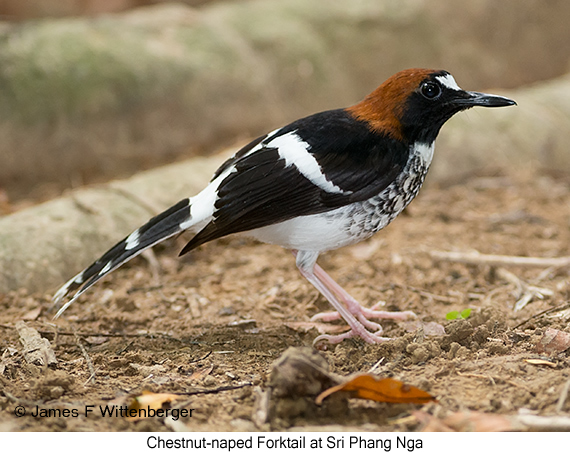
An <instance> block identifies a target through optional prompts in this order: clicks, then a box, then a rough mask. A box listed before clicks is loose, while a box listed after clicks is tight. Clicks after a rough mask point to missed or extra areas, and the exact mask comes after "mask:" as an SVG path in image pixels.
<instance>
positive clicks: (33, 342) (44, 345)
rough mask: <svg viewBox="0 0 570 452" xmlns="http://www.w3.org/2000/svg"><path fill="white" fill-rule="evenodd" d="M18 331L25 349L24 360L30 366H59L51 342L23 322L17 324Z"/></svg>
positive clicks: (19, 321)
mask: <svg viewBox="0 0 570 452" xmlns="http://www.w3.org/2000/svg"><path fill="white" fill-rule="evenodd" d="M16 331H18V335H19V336H20V342H21V344H22V346H23V348H24V350H23V354H24V359H25V360H26V362H28V363H29V364H36V365H39V366H44V365H48V366H50V365H52V364H57V358H56V357H55V353H54V351H53V349H52V348H51V344H50V343H49V341H48V340H47V339H46V338H44V337H42V336H41V335H40V333H38V331H37V330H36V329H34V328H31V327H29V326H27V325H26V324H25V323H24V322H23V321H21V320H18V321H17V322H16Z"/></svg>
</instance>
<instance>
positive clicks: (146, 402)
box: [127, 391, 178, 421]
mask: <svg viewBox="0 0 570 452" xmlns="http://www.w3.org/2000/svg"><path fill="white" fill-rule="evenodd" d="M177 398H178V396H177V395H176V394H168V393H155V392H150V391H143V392H142V394H141V395H140V396H138V397H135V398H134V399H133V400H132V402H131V404H130V405H129V407H128V410H137V411H138V413H139V414H137V415H136V416H129V417H128V418H127V420H129V421H138V420H140V419H145V418H146V417H148V416H147V415H144V414H143V413H141V412H140V411H139V410H145V412H148V411H149V410H150V409H152V410H159V409H161V408H162V407H163V405H164V404H165V403H170V402H173V401H174V400H176V399H177ZM129 413H130V411H129ZM140 414H143V415H142V416H140Z"/></svg>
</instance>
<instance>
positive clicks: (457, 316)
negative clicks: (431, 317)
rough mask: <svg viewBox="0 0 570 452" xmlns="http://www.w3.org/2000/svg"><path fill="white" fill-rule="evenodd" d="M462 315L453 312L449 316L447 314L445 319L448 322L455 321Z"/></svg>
mask: <svg viewBox="0 0 570 452" xmlns="http://www.w3.org/2000/svg"><path fill="white" fill-rule="evenodd" d="M460 315H461V314H459V312H458V311H451V312H448V313H447V314H445V318H446V319H447V320H455V319H457V318H459V316H460Z"/></svg>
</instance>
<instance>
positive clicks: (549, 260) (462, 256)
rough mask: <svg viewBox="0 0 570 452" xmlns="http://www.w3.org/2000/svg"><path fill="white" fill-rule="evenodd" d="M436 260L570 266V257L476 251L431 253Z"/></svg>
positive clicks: (526, 265) (479, 263)
mask: <svg viewBox="0 0 570 452" xmlns="http://www.w3.org/2000/svg"><path fill="white" fill-rule="evenodd" d="M429 254H430V256H431V257H432V258H434V259H438V260H441V261H448V262H459V263H462V264H472V265H514V266H517V267H565V266H567V265H570V256H564V257H524V256H505V255H500V254H480V253H478V252H476V251H474V252H468V253H461V252H456V251H435V250H434V251H430V253H429Z"/></svg>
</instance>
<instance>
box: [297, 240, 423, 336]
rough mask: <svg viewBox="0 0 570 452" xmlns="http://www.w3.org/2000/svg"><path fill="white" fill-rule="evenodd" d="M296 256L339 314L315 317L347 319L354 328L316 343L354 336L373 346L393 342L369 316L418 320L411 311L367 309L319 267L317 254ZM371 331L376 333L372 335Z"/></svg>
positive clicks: (311, 280) (299, 252)
mask: <svg viewBox="0 0 570 452" xmlns="http://www.w3.org/2000/svg"><path fill="white" fill-rule="evenodd" d="M293 254H294V255H295V256H296V257H297V268H299V271H300V272H301V274H302V275H303V276H304V277H305V278H306V279H307V280H308V281H309V282H310V283H311V284H312V285H313V286H315V288H316V289H317V290H318V291H319V292H320V293H321V294H323V296H324V297H325V298H326V299H327V300H328V301H329V303H330V304H331V305H332V306H333V307H334V308H335V309H336V310H337V312H336V313H331V314H323V315H319V314H317V316H315V317H317V318H320V319H323V318H324V319H329V318H330V319H331V320H335V319H340V318H343V319H344V320H345V321H346V323H348V325H349V326H350V328H351V330H350V331H348V332H346V333H343V334H340V335H337V336H332V335H328V334H323V335H321V336H319V337H317V338H316V339H315V341H314V343H316V342H318V341H321V340H327V341H329V342H330V343H332V344H337V343H339V342H341V341H343V340H344V339H347V338H350V337H361V338H362V339H364V340H365V341H366V342H368V343H369V344H374V343H380V342H385V341H387V340H389V339H388V338H385V337H381V336H380V334H381V332H382V327H381V326H380V325H379V324H377V323H375V322H371V321H369V320H368V319H367V317H370V318H374V317H376V318H404V319H407V318H410V314H411V316H414V317H415V315H414V314H413V313H409V312H407V313H384V312H382V311H375V310H374V309H367V308H363V307H362V306H360V305H359V304H358V302H357V301H356V300H355V299H354V298H352V297H351V296H350V295H349V294H348V293H347V292H346V291H345V290H344V289H343V288H342V287H340V286H339V285H338V284H337V283H336V282H335V281H334V280H333V279H332V278H331V277H330V276H329V275H328V274H327V273H326V272H325V271H324V270H323V269H322V268H321V267H320V266H319V265H316V260H317V257H318V255H319V254H318V253H317V252H308V251H298V252H296V251H293ZM370 313H372V315H370ZM398 314H399V315H398ZM315 317H313V319H315ZM368 330H373V331H375V333H371V332H370V331H368Z"/></svg>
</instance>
